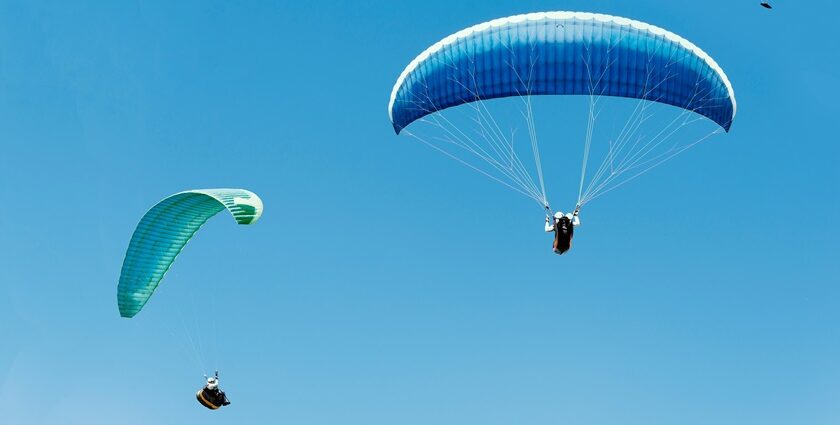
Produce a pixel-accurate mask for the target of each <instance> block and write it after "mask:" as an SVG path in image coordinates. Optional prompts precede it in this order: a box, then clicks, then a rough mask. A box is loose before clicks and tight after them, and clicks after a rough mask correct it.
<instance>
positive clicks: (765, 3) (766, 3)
mask: <svg viewBox="0 0 840 425" xmlns="http://www.w3.org/2000/svg"><path fill="white" fill-rule="evenodd" d="M761 6H762V7H764V8H765V9H772V8H773V6H771V5H770V3H768V2H766V1H764V2H761Z"/></svg>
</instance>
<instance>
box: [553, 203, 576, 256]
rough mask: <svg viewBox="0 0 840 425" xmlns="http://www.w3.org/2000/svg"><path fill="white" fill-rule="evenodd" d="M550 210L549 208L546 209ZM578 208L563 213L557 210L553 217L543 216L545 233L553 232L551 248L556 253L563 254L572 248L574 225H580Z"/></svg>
mask: <svg viewBox="0 0 840 425" xmlns="http://www.w3.org/2000/svg"><path fill="white" fill-rule="evenodd" d="M547 211H550V210H547ZM579 214H580V210H579V209H577V208H576V209H575V212H574V213H569V214H563V211H557V212H556V213H554V216H553V217H550V216H549V214H546V216H545V231H546V233H549V232H554V244H553V245H552V249H553V250H554V253H555V254H557V255H563V254H565V253H566V251H568V250H570V249H572V238H573V237H574V236H575V227H577V226H580V217H579Z"/></svg>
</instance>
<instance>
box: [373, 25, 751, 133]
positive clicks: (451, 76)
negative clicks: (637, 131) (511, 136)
mask: <svg viewBox="0 0 840 425" xmlns="http://www.w3.org/2000/svg"><path fill="white" fill-rule="evenodd" d="M525 95H595V96H618V97H627V98H634V99H640V100H647V101H653V102H659V103H664V104H669V105H674V106H677V107H680V108H683V109H686V110H689V111H693V112H696V113H698V114H700V115H703V116H705V117H707V118H709V119H710V120H712V121H714V122H715V123H717V124H718V125H720V126H721V127H723V129H725V130H726V131H729V127H730V126H731V124H732V120H733V119H734V117H735V111H736V104H735V93H734V92H733V90H732V85H731V84H730V82H729V79H727V77H726V75H725V74H724V73H723V70H722V69H721V68H720V67H719V66H718V65H717V63H716V62H715V61H714V60H713V59H712V58H711V57H709V55H707V54H706V53H705V52H703V51H702V50H700V48H698V47H697V46H695V45H694V44H692V43H691V42H689V41H688V40H685V39H684V38H682V37H680V36H678V35H676V34H674V33H671V32H668V31H666V30H664V29H661V28H657V27H655V26H652V25H648V24H645V23H642V22H638V21H633V20H630V19H626V18H620V17H615V16H609V15H600V14H592V13H579V12H548V13H532V14H527V15H518V16H512V17H508V18H502V19H496V20H493V21H490V22H485V23H483V24H479V25H476V26H474V27H471V28H467V29H465V30H462V31H459V32H457V33H455V34H453V35H450V36H449V37H446V38H445V39H443V40H441V41H440V42H438V43H436V44H434V45H433V46H432V47H430V48H429V49H427V50H426V51H425V52H423V53H421V54H420V55H419V56H418V57H417V58H415V59H414V60H413V61H412V62H411V63H410V64H409V65H408V67H406V68H405V70H404V71H403V72H402V74H401V75H400V77H399V79H398V80H397V83H396V85H395V86H394V89H393V91H392V92H391V101H390V103H389V106H388V113H389V116H390V118H391V122H392V123H393V125H394V130H395V131H396V132H397V133H399V132H400V131H401V130H402V129H403V128H405V127H406V126H408V125H409V124H411V123H412V122H414V121H415V120H417V119H420V118H422V117H424V116H426V115H429V114H431V113H434V112H436V111H440V110H443V109H446V108H449V107H451V106H457V105H462V104H465V103H469V102H475V101H479V100H486V99H494V98H501V97H507V96H525Z"/></svg>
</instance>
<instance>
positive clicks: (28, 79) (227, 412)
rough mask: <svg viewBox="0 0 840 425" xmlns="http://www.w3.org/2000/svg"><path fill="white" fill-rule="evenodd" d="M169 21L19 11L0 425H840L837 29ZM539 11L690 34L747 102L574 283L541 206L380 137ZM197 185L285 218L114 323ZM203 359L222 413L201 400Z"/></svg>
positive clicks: (530, 4) (1, 304)
mask: <svg viewBox="0 0 840 425" xmlns="http://www.w3.org/2000/svg"><path fill="white" fill-rule="evenodd" d="M71 3H72V4H71ZM170 3H172V2H127V3H124V4H120V5H116V4H113V5H112V4H108V3H106V2H90V3H87V2H86V3H80V2H17V1H12V2H4V3H3V4H2V5H0V134H2V138H3V144H2V145H3V152H2V154H0V189H2V192H3V194H4V195H5V196H6V199H7V201H6V204H5V207H4V208H3V209H2V210H0V323H2V325H0V422H2V423H4V424H55V423H85V424H113V423H122V424H148V423H187V422H189V421H204V422H205V423H265V422H269V423H294V424H299V425H303V424H329V425H335V424H343V425H353V424H360V425H362V424H363V425H374V424H405V425H411V424H423V425H427V424H432V423H434V424H440V425H444V424H481V425H495V424H506V425H510V424H523V425H542V424H593V425H594V424H616V423H621V424H625V425H635V424H645V425H648V424H674V423H679V424H684V425H690V424H703V425H706V424H710V423H714V424H744V423H761V424H764V425H772V424H801V423H808V424H836V423H837V422H838V421H840V403H837V401H838V399H839V398H840V383H838V382H840V379H839V378H840V365H838V361H837V359H838V358H840V335H838V327H837V324H838V320H840V309H837V308H836V305H837V301H838V299H839V298H840V290H839V289H838V287H837V283H836V282H837V275H838V272H840V270H838V262H837V260H836V259H835V258H834V257H835V254H836V253H837V246H836V239H837V238H838V236H840V225H839V224H838V221H837V220H836V215H837V214H838V212H840V206H838V200H837V199H838V193H837V192H838V191H837V182H838V179H839V178H840V171H838V167H837V166H836V164H835V163H836V160H837V159H838V157H840V155H838V154H840V149H839V148H838V147H837V144H836V143H835V141H834V140H835V139H836V122H837V118H836V116H835V110H836V106H835V100H836V99H837V97H838V95H840V93H838V89H837V87H838V86H839V85H840V71H838V65H839V64H840V63H839V62H838V61H840V60H838V59H837V57H836V54H835V52H836V43H834V40H835V39H836V34H835V31H834V28H835V26H836V24H835V23H834V22H833V21H834V20H833V19H832V18H831V17H832V16H836V15H837V13H838V8H840V6H837V5H836V4H834V3H831V2H809V4H808V5H807V6H806V5H804V4H799V3H801V2H799V3H795V2H782V1H779V2H774V3H775V6H776V9H774V10H773V11H772V12H768V11H765V10H763V9H761V8H760V7H759V6H758V4H757V2H755V1H739V2H733V1H722V0H721V1H704V2H692V3H690V4H689V3H688V2H674V1H662V0H655V1H654V0H650V1H644V0H640V1H633V2H627V1H600V2H598V1H565V2H547V1H517V2H512V1H506V2H500V1H468V2H456V1H425V2H415V3H411V4H395V3H394V2H385V1H382V2H362V3H360V2H299V3H295V4H289V3H288V2H274V3H273V4H269V3H268V2H260V3H259V4H253V3H248V2H243V3H242V4H234V2H177V3H178V4H177V5H173V4H170ZM546 10H582V11H592V12H602V13H608V14H615V15H621V16H626V17H630V18H634V19H639V20H643V21H646V22H650V23H653V24H656V25H659V26H662V27H664V28H667V29H669V30H671V31H674V32H676V33H678V34H681V35H683V36H685V37H686V38H688V39H690V40H692V41H694V42H695V43H696V44H698V45H699V46H700V47H702V48H703V49H704V50H705V51H706V52H708V53H709V54H710V55H712V56H713V57H714V58H715V59H716V60H717V61H718V63H720V64H721V66H722V67H723V68H724V70H725V71H726V72H727V74H728V76H729V77H730V79H731V80H732V82H733V85H734V87H735V91H736V95H737V97H738V104H739V110H738V117H737V118H736V120H735V123H734V125H733V129H732V132H731V133H730V134H729V135H726V136H722V137H717V138H715V139H713V141H711V142H709V143H706V144H704V145H702V146H700V147H698V148H696V149H695V150H693V151H691V152H689V153H687V154H686V155H684V156H682V157H680V158H677V159H675V160H674V161H672V162H670V163H669V164H667V165H665V166H662V167H660V168H658V169H656V170H655V171H653V172H652V173H650V174H649V175H646V176H645V177H643V178H641V179H639V180H638V181H635V182H634V183H633V184H631V185H628V186H626V187H623V188H622V189H620V190H618V191H616V192H613V193H611V194H610V195H608V196H605V197H603V198H601V199H599V200H597V201H596V202H594V203H593V204H591V207H588V209H587V211H585V215H584V225H583V226H582V227H581V228H580V230H579V232H578V233H577V235H576V239H575V249H574V250H573V252H572V253H570V255H568V256H564V257H557V256H555V255H554V254H553V253H552V252H551V250H550V244H551V241H550V237H549V236H547V235H545V234H544V233H543V232H542V228H541V227H542V216H541V215H540V214H541V213H540V211H538V210H535V207H534V205H533V203H531V202H530V201H528V200H527V199H525V198H522V197H520V196H519V195H517V194H515V193H512V192H510V191H507V190H505V189H504V188H501V187H500V186H498V185H495V184H493V183H492V182H489V181H487V180H486V179H484V178H483V177H481V176H479V175H477V174H476V173H473V172H471V171H470V170H467V169H465V168H463V167H460V166H458V165H457V164H455V163H453V162H452V161H450V160H448V159H446V158H444V157H443V156H441V155H439V154H437V153H435V152H433V151H432V150H430V149H428V148H425V147H424V146H422V145H420V144H418V143H415V142H413V141H412V140H411V139H408V138H404V137H397V136H395V135H394V134H393V130H392V129H391V126H390V124H389V122H388V118H387V113H386V106H387V102H388V96H389V94H390V90H391V87H392V85H393V83H394V81H395V79H396V77H397V76H398V75H399V73H400V72H401V71H402V69H403V68H404V67H405V65H406V64H407V63H408V62H409V61H410V60H411V59H412V58H414V56H415V55H416V54H418V53H419V52H421V51H422V50H423V49H425V48H426V47H427V46H429V45H430V44H432V43H434V42H435V41H437V40H439V39H441V38H442V37H444V36H446V35H448V34H450V33H452V32H455V31H457V30H459V29H462V28H465V27H467V26H470V25H473V24H476V23H479V22H482V21H485V20H489V19H493V18H497V17H503V16H508V15H513V14H518V13H524V12H533V11H546ZM576 134H577V133H576ZM546 168H547V169H549V170H551V169H552V168H551V165H550V164H549V165H546ZM576 183H577V182H571V183H567V182H563V181H557V180H553V181H550V185H551V186H552V187H557V188H558V189H557V190H566V189H565V188H564V187H565V185H566V184H571V185H575V184H576ZM205 187H243V188H247V189H250V190H253V191H254V192H256V193H258V194H259V195H260V196H261V197H262V199H263V200H264V202H265V206H266V210H265V214H264V216H263V218H262V219H261V221H260V222H259V223H258V224H257V225H256V226H253V227H240V226H235V225H234V224H233V222H232V220H229V219H228V218H223V217H219V218H216V219H214V220H213V221H211V222H209V223H208V225H207V226H206V227H205V228H204V229H203V230H202V232H201V233H199V235H198V236H197V237H196V239H195V240H193V241H192V242H191V243H190V244H189V245H188V247H187V249H186V250H185V251H184V253H183V255H181V256H180V257H179V259H178V261H177V262H176V264H175V266H174V267H173V268H172V270H171V271H170V273H169V274H168V275H167V276H166V278H165V280H164V281H163V283H162V285H161V287H160V288H159V290H158V293H157V294H156V296H155V297H154V298H153V299H152V300H151V302H150V303H149V305H148V306H147V308H146V309H145V310H144V311H143V312H141V313H140V314H139V315H138V316H137V317H136V318H135V319H132V320H126V319H121V318H120V317H119V314H118V312H117V307H116V284H117V280H118V277H119V271H120V266H121V262H122V258H123V256H124V254H125V249H126V247H127V244H128V240H129V238H130V236H131V233H132V231H133V228H134V226H135V225H136V223H137V221H138V220H139V219H140V217H141V216H142V214H143V213H144V212H145V211H146V210H147V209H148V208H149V207H150V206H151V205H153V204H154V203H155V202H157V201H158V200H160V199H161V198H163V197H165V196H166V195H168V194H171V193H174V192H177V191H180V190H185V189H191V188H205ZM242 265H245V266H247V267H246V268H245V269H244V270H243V269H242V267H241V266H242ZM213 311H215V312H216V313H215V314H212V313H211V312H213ZM197 320H200V321H201V323H203V326H200V328H201V329H197V328H198V327H199V326H195V323H197V322H196V321H197ZM187 334H189V335H194V336H195V338H197V339H196V341H194V342H196V343H197V344H199V343H200V344H201V347H202V349H201V350H198V351H199V354H201V356H202V357H205V358H206V359H205V361H206V362H212V364H213V365H212V366H211V365H205V366H206V367H214V366H216V367H219V368H220V369H221V370H222V383H223V387H224V388H225V390H226V391H227V392H228V393H229V395H230V398H231V400H232V402H233V404H232V405H231V406H230V407H229V408H227V409H224V410H222V411H218V412H209V411H206V410H204V409H203V408H201V407H200V406H199V405H198V404H197V403H196V402H195V401H194V398H193V393H194V391H195V390H197V389H198V387H200V385H201V382H202V379H201V376H200V373H201V370H200V367H199V366H198V365H197V363H198V362H196V361H194V360H193V357H192V353H193V351H191V349H190V348H188V347H187V345H188V344H187V343H185V339H184V336H185V335H187Z"/></svg>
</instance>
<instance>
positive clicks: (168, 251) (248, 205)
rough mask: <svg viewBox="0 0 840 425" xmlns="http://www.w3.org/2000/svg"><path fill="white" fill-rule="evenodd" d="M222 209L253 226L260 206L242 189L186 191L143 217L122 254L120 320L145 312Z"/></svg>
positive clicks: (258, 216)
mask: <svg viewBox="0 0 840 425" xmlns="http://www.w3.org/2000/svg"><path fill="white" fill-rule="evenodd" d="M224 209H227V210H228V211H229V212H230V213H231V214H232V215H233V218H234V219H235V220H236V222H237V223H239V224H254V223H255V222H256V221H257V220H258V219H259V218H260V216H261V215H262V211H263V204H262V201H261V200H260V198H259V197H258V196H257V195H256V194H254V193H253V192H249V191H247V190H244V189H202V190H188V191H185V192H181V193H176V194H174V195H172V196H169V197H168V198H166V199H164V200H162V201H160V202H158V204H157V205H155V206H154V207H152V209H150V210H149V211H148V212H147V213H146V215H144V216H143V218H142V219H141V220H140V223H139V224H138V225H137V229H135V230H134V235H133V236H132V237H131V242H130V243H129V245H128V250H127V251H126V253H125V260H124V261H123V265H122V272H121V273H120V282H119V285H118V287H117V304H118V305H119V309H120V315H121V316H122V317H134V315H136V314H137V313H138V312H139V311H140V310H141V309H142V308H143V306H144V305H145V304H146V302H147V301H148V300H149V297H151V296H152V293H154V291H155V288H157V286H158V284H159V283H160V281H161V279H163V276H164V274H166V271H167V270H169V267H170V266H171V265H172V262H173V261H175V258H176V257H177V256H178V254H179V253H180V252H181V250H182V249H183V248H184V246H185V245H186V244H187V242H188V241H189V240H190V238H192V236H193V235H194V234H195V232H197V231H198V229H200V228H201V226H202V225H203V224H204V223H205V222H206V221H207V220H209V219H210V218H211V217H213V216H214V215H216V214H217V213H218V212H220V211H222V210H224Z"/></svg>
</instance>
